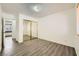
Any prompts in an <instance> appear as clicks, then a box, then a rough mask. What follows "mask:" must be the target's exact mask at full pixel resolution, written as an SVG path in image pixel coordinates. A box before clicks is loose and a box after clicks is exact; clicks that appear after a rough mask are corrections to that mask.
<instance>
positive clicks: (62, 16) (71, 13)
mask: <svg viewBox="0 0 79 59" xmlns="http://www.w3.org/2000/svg"><path fill="white" fill-rule="evenodd" d="M38 22H39V23H38V37H39V38H41V39H45V40H49V41H53V42H57V43H60V44H64V45H67V46H72V47H74V40H75V34H76V27H75V23H76V9H75V8H73V9H69V10H65V11H62V12H59V13H55V14H52V15H49V16H46V17H43V18H40V19H39V21H38Z"/></svg>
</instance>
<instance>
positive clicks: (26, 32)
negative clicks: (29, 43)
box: [23, 20, 31, 41]
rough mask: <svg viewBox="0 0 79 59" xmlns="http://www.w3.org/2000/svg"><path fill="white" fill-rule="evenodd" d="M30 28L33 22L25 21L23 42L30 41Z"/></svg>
mask: <svg viewBox="0 0 79 59" xmlns="http://www.w3.org/2000/svg"><path fill="white" fill-rule="evenodd" d="M30 26H31V22H30V21H28V20H24V22H23V40H24V41H25V40H30V39H31V38H30V30H31V29H30Z"/></svg>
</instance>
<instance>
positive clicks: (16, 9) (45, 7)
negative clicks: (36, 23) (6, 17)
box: [2, 3, 76, 18]
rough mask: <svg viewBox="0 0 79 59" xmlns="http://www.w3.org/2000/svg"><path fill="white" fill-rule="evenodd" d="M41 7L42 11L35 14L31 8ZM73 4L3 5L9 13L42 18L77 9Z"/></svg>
mask: <svg viewBox="0 0 79 59" xmlns="http://www.w3.org/2000/svg"><path fill="white" fill-rule="evenodd" d="M34 5H40V8H41V11H39V12H35V11H34V10H33V9H32V8H31V7H32V6H34ZM75 5H76V4H73V3H16V4H14V3H3V4H2V10H3V11H4V12H7V13H12V14H17V13H23V14H27V15H29V16H31V17H35V18H40V17H44V16H48V15H51V14H53V13H56V12H60V11H64V10H67V9H71V8H75Z"/></svg>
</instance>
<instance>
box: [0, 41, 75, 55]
mask: <svg viewBox="0 0 79 59" xmlns="http://www.w3.org/2000/svg"><path fill="white" fill-rule="evenodd" d="M7 41H8V40H7ZM9 41H10V44H8V42H7V43H5V48H4V50H3V51H2V53H0V55H1V56H76V52H75V49H74V48H72V47H69V46H65V45H61V44H57V43H54V42H49V41H46V40H42V39H33V40H28V41H24V42H23V43H21V44H19V43H17V42H15V41H14V40H9Z"/></svg>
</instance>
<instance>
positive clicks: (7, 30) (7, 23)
mask: <svg viewBox="0 0 79 59" xmlns="http://www.w3.org/2000/svg"><path fill="white" fill-rule="evenodd" d="M12 27H13V26H12V20H9V19H4V18H3V19H2V50H4V51H8V50H9V49H11V48H12V46H13V40H12Z"/></svg>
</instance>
